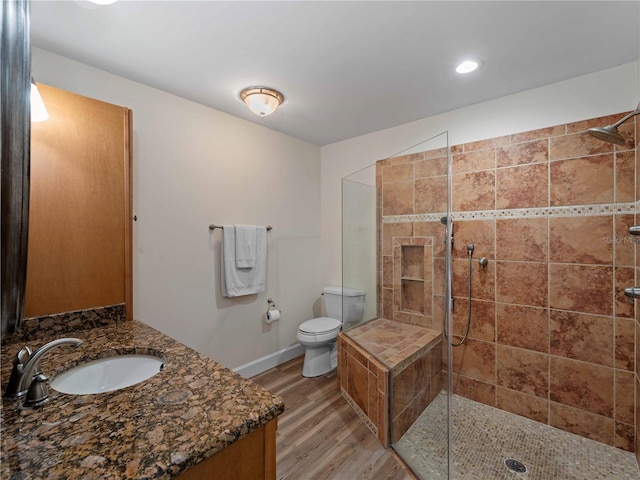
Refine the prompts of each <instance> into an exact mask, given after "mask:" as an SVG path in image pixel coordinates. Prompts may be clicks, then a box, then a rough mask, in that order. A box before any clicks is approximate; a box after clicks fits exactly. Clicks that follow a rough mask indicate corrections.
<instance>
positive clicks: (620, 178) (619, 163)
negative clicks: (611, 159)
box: [615, 150, 636, 203]
mask: <svg viewBox="0 0 640 480" xmlns="http://www.w3.org/2000/svg"><path fill="white" fill-rule="evenodd" d="M635 161H636V155H635V151H633V150H630V151H627V152H619V153H616V160H615V162H616V170H615V174H616V195H615V201H616V203H627V202H633V201H635Z"/></svg>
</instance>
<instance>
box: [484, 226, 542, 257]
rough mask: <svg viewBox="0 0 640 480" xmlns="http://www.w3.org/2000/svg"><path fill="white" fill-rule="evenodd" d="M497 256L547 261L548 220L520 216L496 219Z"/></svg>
mask: <svg viewBox="0 0 640 480" xmlns="http://www.w3.org/2000/svg"><path fill="white" fill-rule="evenodd" d="M495 237H496V256H497V257H496V258H499V259H501V260H523V261H530V262H546V261H547V260H548V256H549V255H548V245H549V239H548V220H547V219H546V218H518V219H513V220H496V235H495Z"/></svg>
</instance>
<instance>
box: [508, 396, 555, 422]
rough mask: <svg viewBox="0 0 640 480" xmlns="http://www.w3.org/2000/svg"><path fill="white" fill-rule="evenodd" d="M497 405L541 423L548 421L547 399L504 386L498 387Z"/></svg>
mask: <svg viewBox="0 0 640 480" xmlns="http://www.w3.org/2000/svg"><path fill="white" fill-rule="evenodd" d="M496 398H497V407H498V408H499V409H501V410H505V411H507V412H511V413H515V414H516V415H520V416H522V417H526V418H530V419H531V420H535V421H537V422H541V423H548V421H549V415H548V409H549V407H548V405H549V402H548V401H547V400H546V399H543V398H539V397H534V396H531V395H527V394H525V393H522V392H517V391H515V390H510V389H508V388H504V387H497V389H496Z"/></svg>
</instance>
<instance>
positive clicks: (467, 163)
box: [451, 148, 496, 174]
mask: <svg viewBox="0 0 640 480" xmlns="http://www.w3.org/2000/svg"><path fill="white" fill-rule="evenodd" d="M451 162H452V163H451V166H452V170H453V173H454V174H456V173H464V172H475V171H478V170H487V169H490V168H495V166H496V151H495V149H494V148H489V149H485V150H474V151H471V152H465V153H460V154H457V155H453V156H452V159H451Z"/></svg>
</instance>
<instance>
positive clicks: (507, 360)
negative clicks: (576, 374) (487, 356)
mask: <svg viewBox="0 0 640 480" xmlns="http://www.w3.org/2000/svg"><path fill="white" fill-rule="evenodd" d="M496 372H497V381H498V385H500V386H501V387H506V388H509V389H511V390H516V391H518V392H522V393H526V394H528V395H534V396H536V397H541V398H545V399H546V398H547V395H548V394H549V355H547V354H546V353H539V352H534V351H531V350H525V349H522V348H514V347H507V346H504V345H498V347H497V361H496Z"/></svg>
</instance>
